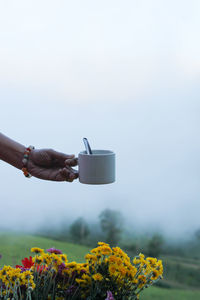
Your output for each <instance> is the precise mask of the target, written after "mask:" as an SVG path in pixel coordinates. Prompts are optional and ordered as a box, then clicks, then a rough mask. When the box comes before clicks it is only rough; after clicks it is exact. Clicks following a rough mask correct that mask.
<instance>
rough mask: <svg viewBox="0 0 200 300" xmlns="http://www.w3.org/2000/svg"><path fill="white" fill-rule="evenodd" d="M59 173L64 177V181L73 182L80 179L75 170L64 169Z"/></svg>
mask: <svg viewBox="0 0 200 300" xmlns="http://www.w3.org/2000/svg"><path fill="white" fill-rule="evenodd" d="M59 173H60V174H61V176H62V177H63V180H67V181H69V182H72V181H73V180H74V179H76V178H78V172H77V171H76V170H73V169H71V168H70V169H67V168H63V169H60V170H59Z"/></svg>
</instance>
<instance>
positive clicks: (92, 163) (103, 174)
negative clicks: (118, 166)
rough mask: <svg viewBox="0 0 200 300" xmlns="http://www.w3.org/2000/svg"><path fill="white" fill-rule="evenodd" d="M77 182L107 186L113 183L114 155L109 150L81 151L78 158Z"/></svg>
mask: <svg viewBox="0 0 200 300" xmlns="http://www.w3.org/2000/svg"><path fill="white" fill-rule="evenodd" d="M78 169H79V181H80V182H81V183H85V184H107V183H112V182H114V181H115V153H114V152H112V151H109V150H92V154H87V153H86V151H82V152H80V153H79V156H78Z"/></svg>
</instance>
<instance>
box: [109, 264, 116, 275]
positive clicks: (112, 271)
mask: <svg viewBox="0 0 200 300" xmlns="http://www.w3.org/2000/svg"><path fill="white" fill-rule="evenodd" d="M116 272H117V268H116V265H114V264H112V265H110V266H109V273H110V275H111V276H114V275H116Z"/></svg>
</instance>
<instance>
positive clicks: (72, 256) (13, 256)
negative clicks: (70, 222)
mask: <svg viewBox="0 0 200 300" xmlns="http://www.w3.org/2000/svg"><path fill="white" fill-rule="evenodd" d="M32 247H40V248H42V249H48V248H51V247H55V248H57V249H60V250H62V251H63V253H65V254H67V257H68V260H69V261H74V260H75V261H77V262H84V256H85V254H86V253H88V252H89V251H90V248H88V247H85V246H80V245H78V246H77V245H75V244H71V243H65V242H59V241H55V240H51V239H47V238H42V237H38V236H31V235H22V234H13V233H7V232H6V233H0V254H1V255H2V258H1V260H0V266H1V267H2V266H3V265H4V264H7V265H12V266H14V265H16V264H21V259H22V258H24V257H29V256H30V255H31V252H30V249H31V248H32Z"/></svg>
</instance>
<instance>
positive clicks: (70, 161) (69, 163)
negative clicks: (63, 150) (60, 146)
mask: <svg viewBox="0 0 200 300" xmlns="http://www.w3.org/2000/svg"><path fill="white" fill-rule="evenodd" d="M65 165H66V166H70V167H75V166H77V165H78V158H76V157H74V158H71V159H66V160H65Z"/></svg>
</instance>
